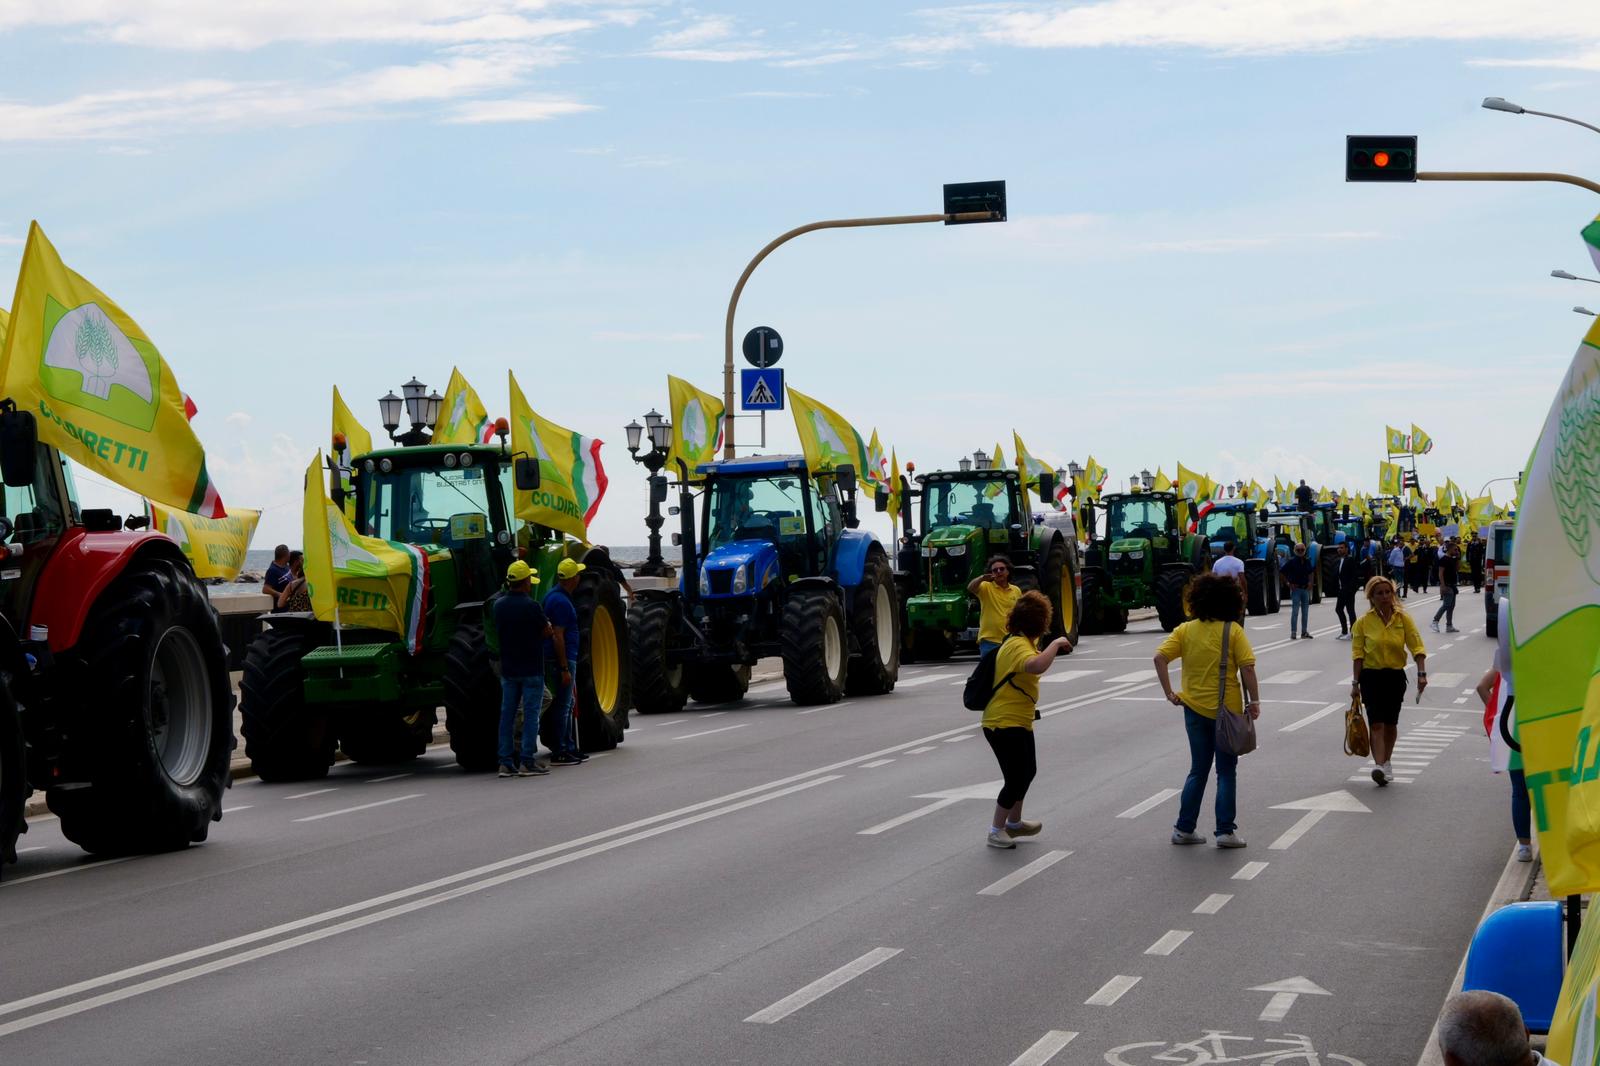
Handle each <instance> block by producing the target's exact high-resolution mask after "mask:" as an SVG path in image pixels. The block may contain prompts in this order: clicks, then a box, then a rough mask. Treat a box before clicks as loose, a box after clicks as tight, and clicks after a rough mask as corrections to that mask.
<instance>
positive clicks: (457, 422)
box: [433, 367, 489, 444]
mask: <svg viewBox="0 0 1600 1066" xmlns="http://www.w3.org/2000/svg"><path fill="white" fill-rule="evenodd" d="M488 434H489V411H488V408H486V407H484V406H483V401H482V400H480V399H478V393H477V391H476V390H475V389H473V387H472V386H471V385H469V384H467V379H466V377H465V376H464V375H463V374H462V373H461V371H460V370H457V369H456V368H455V367H451V368H450V384H448V385H446V386H445V388H444V403H442V404H441V405H440V406H439V425H438V426H437V428H435V429H434V431H433V443H434V444H482V443H484V441H485V439H486V437H487V436H488Z"/></svg>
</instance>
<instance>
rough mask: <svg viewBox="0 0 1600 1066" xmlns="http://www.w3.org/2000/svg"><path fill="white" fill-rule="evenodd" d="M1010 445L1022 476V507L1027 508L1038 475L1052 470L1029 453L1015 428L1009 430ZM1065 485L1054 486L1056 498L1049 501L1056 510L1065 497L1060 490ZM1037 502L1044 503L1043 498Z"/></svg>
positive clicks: (1059, 508)
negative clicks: (1014, 452)
mask: <svg viewBox="0 0 1600 1066" xmlns="http://www.w3.org/2000/svg"><path fill="white" fill-rule="evenodd" d="M1011 446H1012V448H1013V450H1015V451H1016V453H1017V473H1018V474H1020V475H1021V476H1022V507H1023V509H1024V510H1027V509H1029V508H1030V507H1031V506H1032V504H1030V503H1029V502H1028V501H1029V499H1030V498H1031V496H1030V494H1031V493H1032V492H1033V490H1034V488H1037V486H1038V484H1039V476H1040V475H1041V474H1049V473H1052V471H1051V470H1050V468H1049V467H1048V466H1046V465H1044V463H1042V462H1040V461H1039V460H1038V459H1035V458H1034V457H1033V456H1032V454H1030V453H1029V451H1028V449H1027V448H1026V447H1025V446H1024V445H1023V443H1022V437H1021V436H1019V435H1018V433H1017V431H1016V430H1012V431H1011ZM1065 487H1066V486H1064V485H1058V486H1056V498H1055V499H1054V500H1052V501H1050V502H1051V503H1052V504H1053V505H1054V506H1055V508H1056V510H1058V511H1059V510H1061V509H1062V506H1063V505H1062V502H1061V501H1062V500H1063V499H1064V498H1065V493H1064V492H1063V491H1062V490H1063V489H1065ZM1039 502H1040V503H1041V504H1042V503H1044V501H1043V500H1040V501H1039Z"/></svg>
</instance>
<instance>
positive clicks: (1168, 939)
mask: <svg viewBox="0 0 1600 1066" xmlns="http://www.w3.org/2000/svg"><path fill="white" fill-rule="evenodd" d="M1193 935H1194V930H1192V929H1169V930H1167V931H1166V932H1165V933H1163V934H1162V935H1161V939H1160V940H1157V941H1156V942H1155V943H1154V944H1151V945H1150V946H1149V947H1147V948H1145V949H1144V953H1145V954H1146V955H1171V954H1172V953H1173V952H1174V951H1177V950H1178V948H1179V947H1181V946H1182V945H1183V942H1184V941H1185V940H1188V939H1189V938H1190V937H1191V936H1193Z"/></svg>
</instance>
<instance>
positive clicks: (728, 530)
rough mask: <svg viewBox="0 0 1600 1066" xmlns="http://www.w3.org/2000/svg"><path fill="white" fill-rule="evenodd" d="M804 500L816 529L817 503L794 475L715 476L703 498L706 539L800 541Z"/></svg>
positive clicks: (802, 538)
mask: <svg viewBox="0 0 1600 1066" xmlns="http://www.w3.org/2000/svg"><path fill="white" fill-rule="evenodd" d="M808 502H809V503H810V506H811V509H812V516H811V518H812V525H813V527H814V528H819V529H820V528H821V527H822V524H823V519H822V511H821V509H820V504H819V502H818V501H817V500H816V496H815V494H814V493H808V492H806V491H805V488H804V486H803V484H802V482H801V480H800V478H799V477H798V476H797V475H794V474H783V475H778V476H774V477H764V478H716V479H714V480H713V481H712V482H711V492H710V494H709V498H708V500H707V502H706V541H707V543H708V545H709V546H710V547H713V548H715V547H720V546H721V545H724V544H729V543H731V542H733V541H736V540H764V541H769V542H771V543H773V544H777V545H779V546H780V547H782V546H783V545H795V546H800V545H803V544H804V543H805V539H806V507H807V504H808Z"/></svg>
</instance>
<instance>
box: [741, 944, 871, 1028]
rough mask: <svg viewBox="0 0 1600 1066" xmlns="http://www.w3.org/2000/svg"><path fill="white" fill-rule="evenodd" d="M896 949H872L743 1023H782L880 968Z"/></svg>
mask: <svg viewBox="0 0 1600 1066" xmlns="http://www.w3.org/2000/svg"><path fill="white" fill-rule="evenodd" d="M900 951H901V949H900V948H873V949H872V950H871V951H869V952H867V953H866V954H865V955H863V956H861V957H860V958H859V959H855V960H853V961H851V962H847V963H845V964H844V965H843V966H841V967H839V968H838V969H837V970H835V971H833V972H832V973H830V974H826V975H824V976H822V977H819V978H817V979H816V980H815V981H812V982H811V983H810V984H809V985H806V986H805V987H804V988H802V989H799V990H798V991H795V992H791V993H789V994H788V995H787V996H784V997H783V998H782V999H780V1000H778V1002H776V1003H774V1004H773V1005H772V1006H770V1007H765V1008H763V1009H761V1010H758V1011H756V1012H755V1013H754V1014H752V1015H750V1017H748V1018H746V1019H745V1021H747V1022H753V1023H754V1024H756V1025H771V1024H772V1023H773V1022H778V1021H782V1020H783V1019H785V1018H787V1017H788V1016H789V1015H791V1014H793V1013H794V1012H795V1011H797V1010H800V1009H802V1008H804V1007H808V1006H810V1005H811V1004H813V1003H815V1002H816V1001H817V1000H819V999H821V998H822V997H823V996H825V995H827V994H828V993H829V992H832V991H833V990H834V989H836V988H840V987H842V986H844V985H847V984H849V983H850V982H851V981H854V980H855V979H856V978H857V977H860V976H861V975H862V974H864V973H866V972H867V971H868V970H871V969H872V968H874V967H876V966H881V965H883V964H884V963H886V962H888V961H889V960H890V959H892V958H894V957H895V956H896V955H898V954H900Z"/></svg>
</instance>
